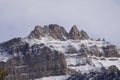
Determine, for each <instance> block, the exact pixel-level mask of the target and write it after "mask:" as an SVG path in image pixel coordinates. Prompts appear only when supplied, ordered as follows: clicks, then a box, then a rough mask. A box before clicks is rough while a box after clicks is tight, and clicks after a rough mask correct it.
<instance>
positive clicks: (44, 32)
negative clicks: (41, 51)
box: [28, 24, 89, 40]
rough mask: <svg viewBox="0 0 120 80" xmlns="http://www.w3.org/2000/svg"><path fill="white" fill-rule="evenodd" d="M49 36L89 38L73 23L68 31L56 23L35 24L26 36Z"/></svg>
mask: <svg viewBox="0 0 120 80" xmlns="http://www.w3.org/2000/svg"><path fill="white" fill-rule="evenodd" d="M45 36H49V37H52V38H54V39H60V40H65V39H78V40H81V39H89V36H88V34H87V33H86V32H85V31H83V30H81V32H80V31H79V30H78V28H77V26H76V25H74V26H73V27H72V28H71V30H70V32H69V33H67V32H66V30H65V29H64V27H62V26H59V25H57V24H50V25H48V26H44V27H41V26H36V27H35V29H34V30H33V31H32V32H31V33H30V35H29V36H28V37H29V38H36V39H41V37H45Z"/></svg>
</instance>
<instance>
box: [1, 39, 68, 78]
mask: <svg viewBox="0 0 120 80" xmlns="http://www.w3.org/2000/svg"><path fill="white" fill-rule="evenodd" d="M18 39H19V38H16V39H13V40H15V41H18ZM10 42H11V41H10ZM10 42H6V43H4V44H9V43H10ZM21 43H23V44H19V43H18V44H19V45H17V46H15V45H12V46H14V47H11V45H9V46H7V48H8V53H9V54H10V55H13V57H12V58H11V59H9V60H8V61H7V62H6V63H3V62H1V64H0V65H2V66H3V67H4V68H5V69H6V70H9V71H8V72H9V76H8V77H7V78H6V80H29V79H36V78H40V77H45V76H55V75H65V74H66V70H67V65H66V60H65V56H64V55H63V54H62V53H60V52H58V51H54V50H51V49H50V48H49V47H46V46H45V45H44V44H40V45H37V44H35V45H33V46H29V44H27V43H24V42H22V41H21ZM4 44H3V45H4ZM4 47H5V46H4Z"/></svg>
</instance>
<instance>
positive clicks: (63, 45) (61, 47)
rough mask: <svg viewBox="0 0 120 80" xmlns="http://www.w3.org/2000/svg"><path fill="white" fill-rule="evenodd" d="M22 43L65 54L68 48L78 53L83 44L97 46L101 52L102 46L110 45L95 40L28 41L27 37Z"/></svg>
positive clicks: (46, 39) (47, 38)
mask: <svg viewBox="0 0 120 80" xmlns="http://www.w3.org/2000/svg"><path fill="white" fill-rule="evenodd" d="M24 41H26V42H28V43H29V44H30V45H33V44H41V43H44V44H45V45H46V46H48V47H51V49H54V50H58V51H61V52H63V53H66V52H67V50H68V48H69V46H73V47H75V48H76V50H77V51H79V49H80V48H81V44H84V45H85V46H86V47H88V48H89V47H91V46H95V45H96V46H97V47H99V50H100V51H102V50H101V47H102V46H107V45H110V43H108V42H104V41H96V40H90V39H87V40H72V39H68V40H65V41H61V40H58V39H56V40H55V39H54V38H52V37H41V39H35V38H33V39H28V38H27V37H26V38H24Z"/></svg>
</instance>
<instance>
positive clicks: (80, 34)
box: [69, 25, 89, 40]
mask: <svg viewBox="0 0 120 80" xmlns="http://www.w3.org/2000/svg"><path fill="white" fill-rule="evenodd" d="M69 37H70V38H71V39H79V40H81V39H89V36H88V34H87V33H86V32H85V31H83V30H81V31H79V30H78V28H77V26H76V25H73V27H72V28H71V30H70V32H69Z"/></svg>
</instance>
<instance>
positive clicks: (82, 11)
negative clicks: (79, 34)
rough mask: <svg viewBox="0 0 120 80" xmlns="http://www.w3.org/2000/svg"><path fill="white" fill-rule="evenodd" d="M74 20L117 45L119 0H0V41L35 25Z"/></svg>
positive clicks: (67, 25)
mask: <svg viewBox="0 0 120 80" xmlns="http://www.w3.org/2000/svg"><path fill="white" fill-rule="evenodd" d="M48 24H59V25H61V26H64V27H65V28H66V29H67V31H69V30H70V28H71V27H72V25H74V24H76V25H77V26H78V28H79V29H80V30H81V29H83V30H85V31H86V32H87V33H88V34H89V35H90V36H91V37H93V38H99V37H100V38H105V39H106V40H108V41H110V42H112V43H114V44H117V45H118V46H119V47H120V36H119V35H120V0H0V42H3V41H7V40H9V39H12V38H14V37H19V36H20V37H25V36H27V35H28V34H29V33H30V31H31V30H33V29H34V26H35V25H42V26H43V25H48Z"/></svg>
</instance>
